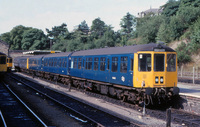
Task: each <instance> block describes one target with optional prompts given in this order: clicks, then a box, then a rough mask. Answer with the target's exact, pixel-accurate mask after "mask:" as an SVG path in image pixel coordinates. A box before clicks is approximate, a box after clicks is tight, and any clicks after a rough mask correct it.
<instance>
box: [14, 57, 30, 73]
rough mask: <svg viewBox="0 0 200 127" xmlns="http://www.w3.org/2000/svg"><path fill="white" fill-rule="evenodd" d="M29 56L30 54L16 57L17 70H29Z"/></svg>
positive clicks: (15, 65)
mask: <svg viewBox="0 0 200 127" xmlns="http://www.w3.org/2000/svg"><path fill="white" fill-rule="evenodd" d="M29 57H30V56H21V57H16V58H15V59H14V67H15V70H16V71H25V72H27V71H28V69H29V64H28V61H29Z"/></svg>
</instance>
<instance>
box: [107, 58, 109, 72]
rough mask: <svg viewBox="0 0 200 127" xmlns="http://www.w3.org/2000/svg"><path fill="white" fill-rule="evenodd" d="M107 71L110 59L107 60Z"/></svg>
mask: <svg viewBox="0 0 200 127" xmlns="http://www.w3.org/2000/svg"><path fill="white" fill-rule="evenodd" d="M107 69H108V70H109V69H110V59H109V58H108V61H107Z"/></svg>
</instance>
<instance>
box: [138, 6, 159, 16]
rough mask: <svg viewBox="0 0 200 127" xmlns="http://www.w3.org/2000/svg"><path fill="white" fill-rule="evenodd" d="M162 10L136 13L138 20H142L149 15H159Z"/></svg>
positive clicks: (151, 9) (156, 9)
mask: <svg viewBox="0 0 200 127" xmlns="http://www.w3.org/2000/svg"><path fill="white" fill-rule="evenodd" d="M162 11H163V9H162V8H151V7H150V9H148V10H146V11H142V12H139V13H138V18H143V17H144V16H145V15H151V16H155V15H161V13H162Z"/></svg>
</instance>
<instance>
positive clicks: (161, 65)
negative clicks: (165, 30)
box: [153, 52, 166, 87]
mask: <svg viewBox="0 0 200 127" xmlns="http://www.w3.org/2000/svg"><path fill="white" fill-rule="evenodd" d="M165 56H166V55H165V53H162V52H156V53H154V54H153V62H154V63H153V71H154V77H153V79H154V81H153V83H154V86H155V87H161V86H162V87H163V85H165V77H166V76H165V75H166V69H165V66H166V64H165Z"/></svg>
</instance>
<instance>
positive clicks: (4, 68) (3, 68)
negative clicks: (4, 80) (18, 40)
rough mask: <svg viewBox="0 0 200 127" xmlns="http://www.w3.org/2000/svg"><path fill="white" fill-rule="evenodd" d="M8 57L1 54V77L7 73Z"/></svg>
mask: <svg viewBox="0 0 200 127" xmlns="http://www.w3.org/2000/svg"><path fill="white" fill-rule="evenodd" d="M6 61H7V56H6V54H4V53H2V52H0V76H2V75H4V73H6V72H7V63H6Z"/></svg>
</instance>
